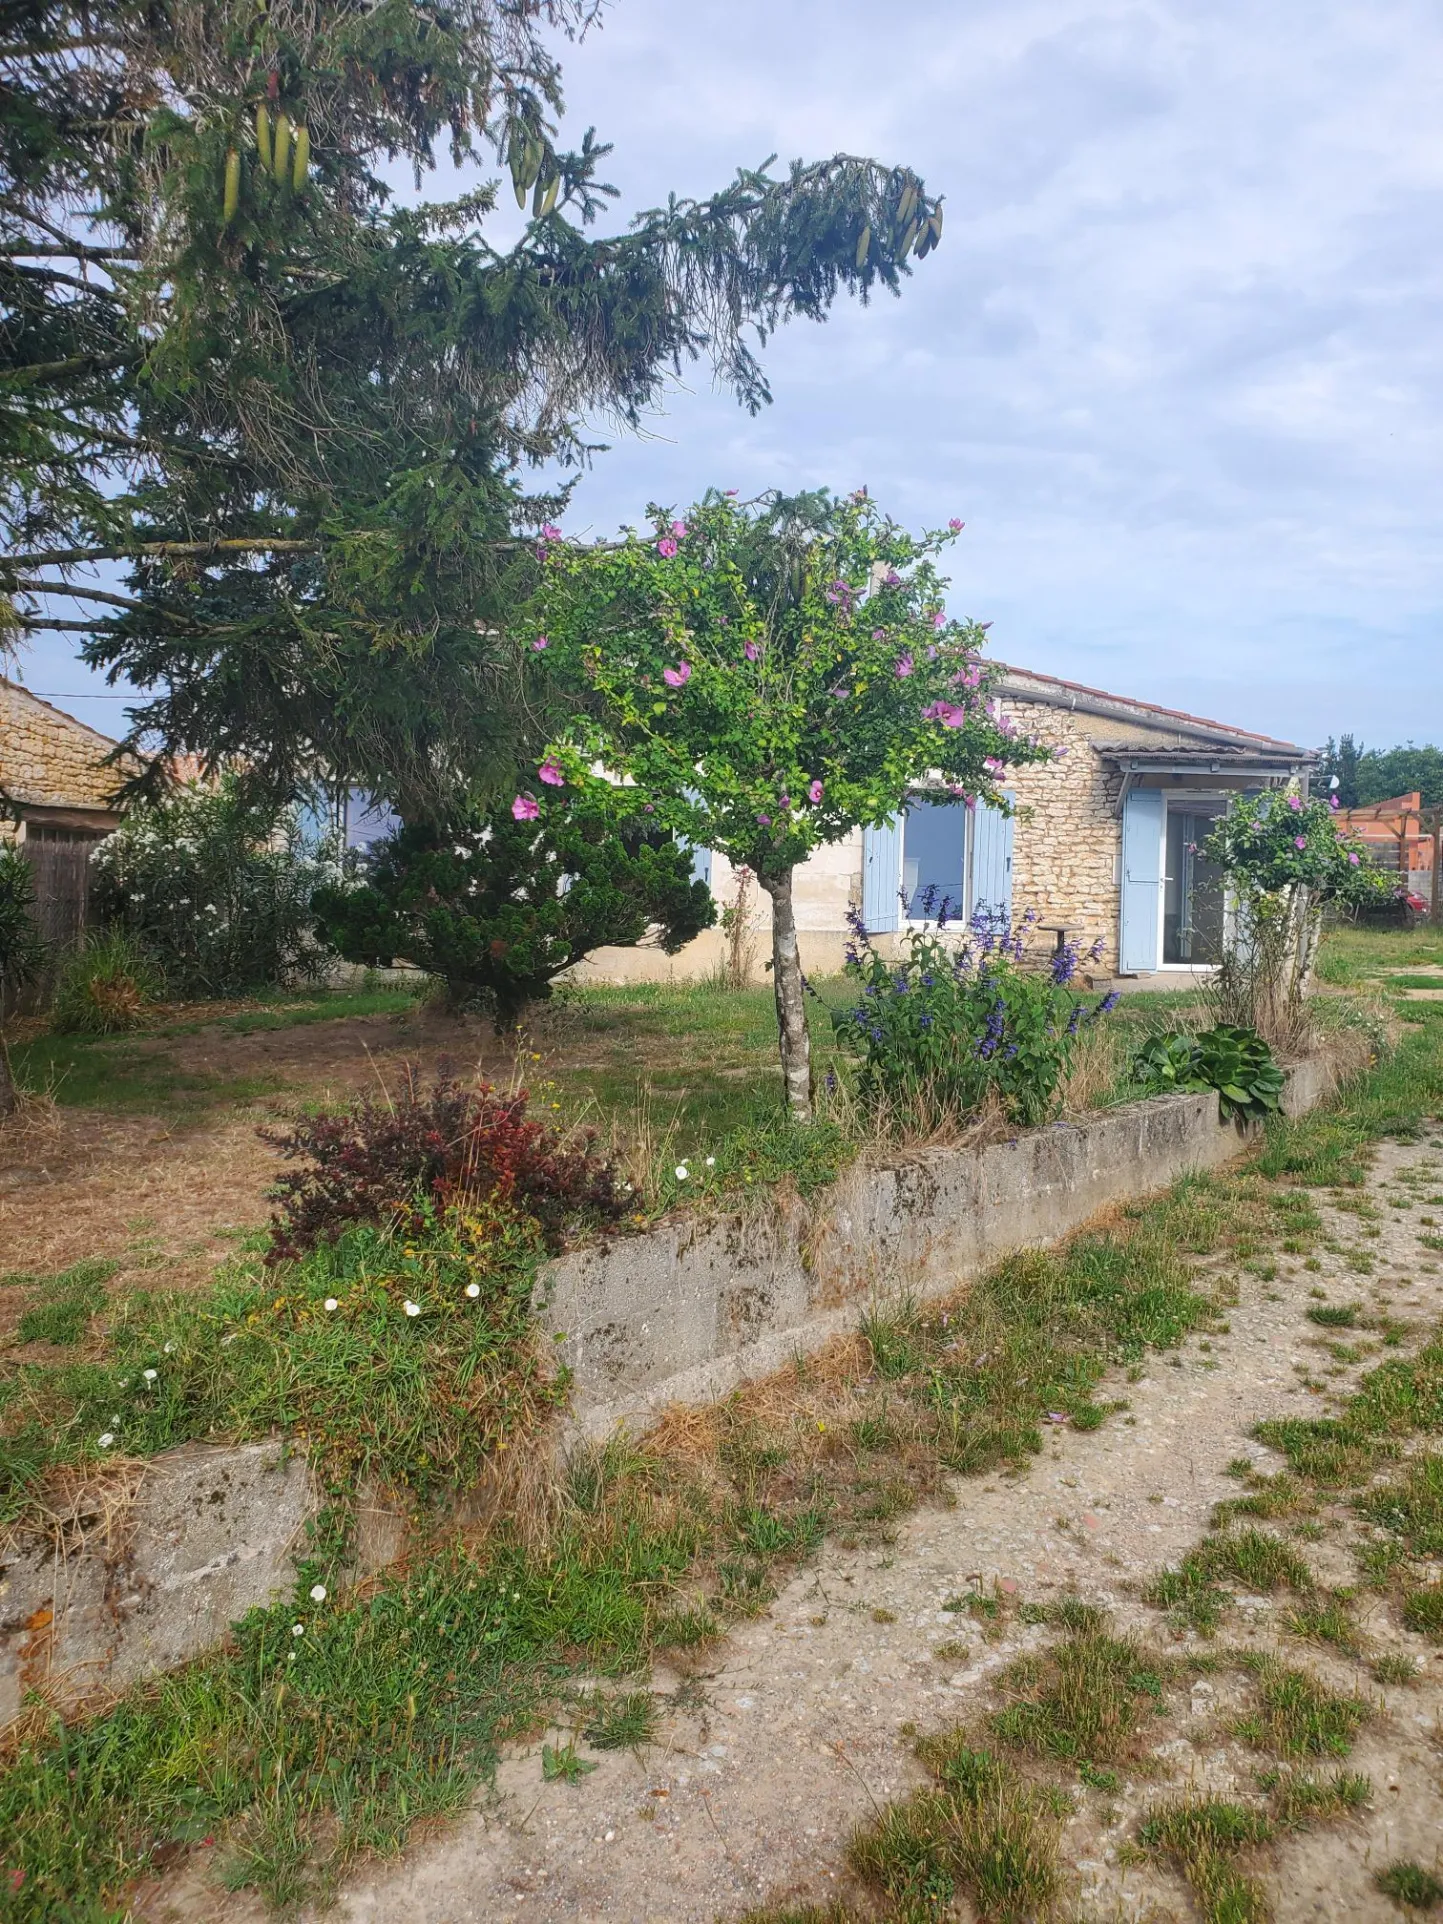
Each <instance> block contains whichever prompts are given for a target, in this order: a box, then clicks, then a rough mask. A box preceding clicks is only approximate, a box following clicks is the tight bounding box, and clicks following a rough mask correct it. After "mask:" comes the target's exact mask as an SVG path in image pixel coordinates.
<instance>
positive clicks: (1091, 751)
mask: <svg viewBox="0 0 1443 1924" xmlns="http://www.w3.org/2000/svg"><path fill="white" fill-rule="evenodd" d="M1002 706H1003V713H1004V714H1006V715H1008V716H1010V717H1011V719H1012V720H1013V721H1014V722H1015V723H1016V724H1017V727H1018V731H1019V732H1020V733H1021V734H1024V735H1030V736H1035V737H1036V739H1037V740H1038V741H1040V742H1043V743H1045V744H1046V745H1047V747H1049V748H1050V749H1052V751H1053V759H1052V760H1051V761H1048V762H1036V763H1032V764H1030V765H1029V766H1027V767H1025V768H1019V769H1016V770H1013V771H1012V772H1010V773H1009V775H1008V777H1007V786H1008V788H1010V789H1011V790H1012V791H1013V793H1014V794H1015V795H1016V797H1017V820H1016V824H1015V827H1014V831H1013V843H1012V907H1013V913H1014V915H1016V916H1022V915H1024V914H1025V913H1026V912H1027V911H1028V910H1029V909H1032V910H1034V911H1035V912H1036V914H1037V916H1038V917H1039V919H1040V920H1041V921H1043V922H1066V923H1069V924H1071V925H1073V926H1075V927H1076V928H1077V929H1078V932H1079V937H1080V939H1081V941H1082V942H1083V943H1084V944H1088V943H1091V942H1094V941H1097V940H1099V939H1100V940H1101V941H1102V943H1103V944H1104V958H1103V959H1104V964H1105V965H1112V966H1115V964H1116V960H1117V957H1116V946H1117V922H1118V909H1119V890H1120V885H1121V877H1120V874H1119V868H1118V856H1119V850H1120V847H1121V827H1120V824H1119V821H1118V817H1117V801H1118V795H1119V793H1120V791H1121V787H1122V776H1121V775H1120V774H1119V772H1118V771H1117V769H1115V768H1111V767H1109V766H1108V765H1107V764H1106V763H1105V762H1104V761H1103V760H1102V757H1101V756H1100V755H1099V754H1098V753H1097V750H1096V749H1095V748H1094V747H1093V740H1094V739H1095V737H1096V735H1097V731H1098V725H1099V724H1098V719H1097V717H1096V716H1095V715H1079V714H1075V713H1071V712H1069V711H1068V710H1067V709H1065V708H1055V707H1053V706H1051V705H1050V704H1048V703H1043V702H1029V701H1006V702H1004V703H1003V705H1002ZM1105 726H1106V728H1107V732H1108V738H1109V739H1110V740H1120V739H1123V738H1124V731H1123V730H1122V729H1121V728H1120V727H1119V726H1118V725H1117V724H1116V723H1112V722H1108V723H1106V724H1105ZM1136 734H1137V736H1138V739H1139V740H1140V741H1143V742H1145V741H1146V740H1147V739H1148V737H1147V734H1146V732H1145V731H1144V730H1142V729H1138V730H1137V731H1136Z"/></svg>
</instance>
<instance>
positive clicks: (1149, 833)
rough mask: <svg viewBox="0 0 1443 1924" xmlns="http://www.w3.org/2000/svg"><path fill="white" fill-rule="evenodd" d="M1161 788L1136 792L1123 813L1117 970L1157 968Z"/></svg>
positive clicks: (1130, 795) (1160, 875)
mask: <svg viewBox="0 0 1443 1924" xmlns="http://www.w3.org/2000/svg"><path fill="white" fill-rule="evenodd" d="M1162 810H1163V797H1162V790H1161V789H1160V788H1134V789H1130V790H1129V791H1128V797H1127V800H1126V802H1125V803H1124V804H1123V810H1122V928H1121V932H1120V940H1119V942H1118V967H1119V968H1120V969H1128V970H1132V969H1155V968H1156V967H1157V959H1158V927H1157V918H1158V900H1159V897H1160V895H1161V893H1162Z"/></svg>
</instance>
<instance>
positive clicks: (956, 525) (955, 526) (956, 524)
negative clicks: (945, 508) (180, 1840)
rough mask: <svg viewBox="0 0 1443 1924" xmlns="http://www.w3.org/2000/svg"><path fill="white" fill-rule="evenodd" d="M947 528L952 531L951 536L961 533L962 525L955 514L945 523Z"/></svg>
mask: <svg viewBox="0 0 1443 1924" xmlns="http://www.w3.org/2000/svg"><path fill="white" fill-rule="evenodd" d="M947 526H948V527H949V528H950V529H951V530H952V532H953V534H961V532H962V523H961V522H960V521H959V520H958V519H957V517H956V515H955V514H954V515H953V517H952V519H951V520H950V521H949V522H948V523H947Z"/></svg>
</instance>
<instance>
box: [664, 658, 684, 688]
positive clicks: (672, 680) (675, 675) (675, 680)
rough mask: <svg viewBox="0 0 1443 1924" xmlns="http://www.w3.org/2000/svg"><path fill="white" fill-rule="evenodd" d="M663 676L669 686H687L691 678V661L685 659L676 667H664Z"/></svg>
mask: <svg viewBox="0 0 1443 1924" xmlns="http://www.w3.org/2000/svg"><path fill="white" fill-rule="evenodd" d="M661 678H662V680H663V681H664V682H665V683H666V685H667V687H668V688H685V687H686V685H687V683H688V682H689V681H690V680H691V663H690V662H689V661H683V662H680V663H678V665H677V666H676V667H675V668H663V669H662V671H661Z"/></svg>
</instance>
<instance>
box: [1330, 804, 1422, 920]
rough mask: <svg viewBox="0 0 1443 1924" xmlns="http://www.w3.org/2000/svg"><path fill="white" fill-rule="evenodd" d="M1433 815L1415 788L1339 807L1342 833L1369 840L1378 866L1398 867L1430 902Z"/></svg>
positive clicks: (1400, 872) (1410, 887) (1364, 840)
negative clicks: (1357, 805)
mask: <svg viewBox="0 0 1443 1924" xmlns="http://www.w3.org/2000/svg"><path fill="white" fill-rule="evenodd" d="M1434 815H1435V811H1434V810H1433V809H1431V808H1430V809H1428V810H1427V811H1426V812H1425V811H1424V808H1423V798H1422V796H1421V795H1420V794H1419V793H1418V791H1417V790H1416V789H1415V790H1414V791H1413V793H1412V794H1411V795H1392V796H1390V797H1389V798H1388V800H1387V801H1385V802H1369V803H1368V804H1367V805H1366V806H1365V807H1363V808H1340V809H1339V810H1338V814H1337V823H1338V829H1339V832H1340V833H1342V834H1346V835H1356V836H1357V838H1358V840H1359V841H1360V842H1363V843H1366V845H1367V848H1368V852H1369V853H1370V854H1371V855H1372V857H1373V859H1374V861H1375V862H1377V864H1378V866H1379V868H1386V869H1394V870H1396V871H1397V873H1398V875H1399V876H1400V877H1401V878H1402V879H1403V880H1405V881H1406V882H1407V884H1408V887H1409V889H1410V891H1411V892H1412V893H1413V894H1414V895H1421V896H1423V897H1425V898H1426V899H1428V900H1430V901H1431V900H1432V894H1433V871H1434V859H1435V851H1434V846H1433V841H1434V826H1433V824H1434Z"/></svg>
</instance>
